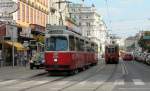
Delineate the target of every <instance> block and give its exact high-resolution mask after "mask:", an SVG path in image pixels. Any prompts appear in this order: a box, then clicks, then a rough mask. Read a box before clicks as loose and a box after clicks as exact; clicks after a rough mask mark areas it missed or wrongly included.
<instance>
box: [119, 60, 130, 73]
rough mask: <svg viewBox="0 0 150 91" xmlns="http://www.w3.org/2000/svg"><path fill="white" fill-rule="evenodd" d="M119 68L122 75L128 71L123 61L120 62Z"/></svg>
mask: <svg viewBox="0 0 150 91" xmlns="http://www.w3.org/2000/svg"><path fill="white" fill-rule="evenodd" d="M121 68H122V74H123V75H125V74H126V75H127V74H128V73H129V72H128V70H127V67H126V65H125V63H124V62H122V64H121Z"/></svg>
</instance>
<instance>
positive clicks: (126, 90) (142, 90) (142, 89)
mask: <svg viewBox="0 0 150 91" xmlns="http://www.w3.org/2000/svg"><path fill="white" fill-rule="evenodd" d="M118 89H120V90H125V91H128V90H134V91H136V90H141V91H144V90H149V91H150V88H137V87H135V88H118Z"/></svg>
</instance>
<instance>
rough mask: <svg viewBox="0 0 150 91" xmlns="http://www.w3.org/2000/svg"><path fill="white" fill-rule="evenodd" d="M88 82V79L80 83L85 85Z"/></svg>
mask: <svg viewBox="0 0 150 91" xmlns="http://www.w3.org/2000/svg"><path fill="white" fill-rule="evenodd" d="M86 83H87V81H82V82H80V83H79V85H85V84H86Z"/></svg>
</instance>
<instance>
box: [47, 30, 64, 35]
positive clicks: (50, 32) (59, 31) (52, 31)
mask: <svg viewBox="0 0 150 91" xmlns="http://www.w3.org/2000/svg"><path fill="white" fill-rule="evenodd" d="M63 33H64V32H63V30H50V31H48V34H63Z"/></svg>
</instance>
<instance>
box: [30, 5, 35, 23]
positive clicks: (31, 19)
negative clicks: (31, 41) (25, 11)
mask: <svg viewBox="0 0 150 91" xmlns="http://www.w3.org/2000/svg"><path fill="white" fill-rule="evenodd" d="M33 16H34V15H33V9H32V8H30V22H31V23H33Z"/></svg>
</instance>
